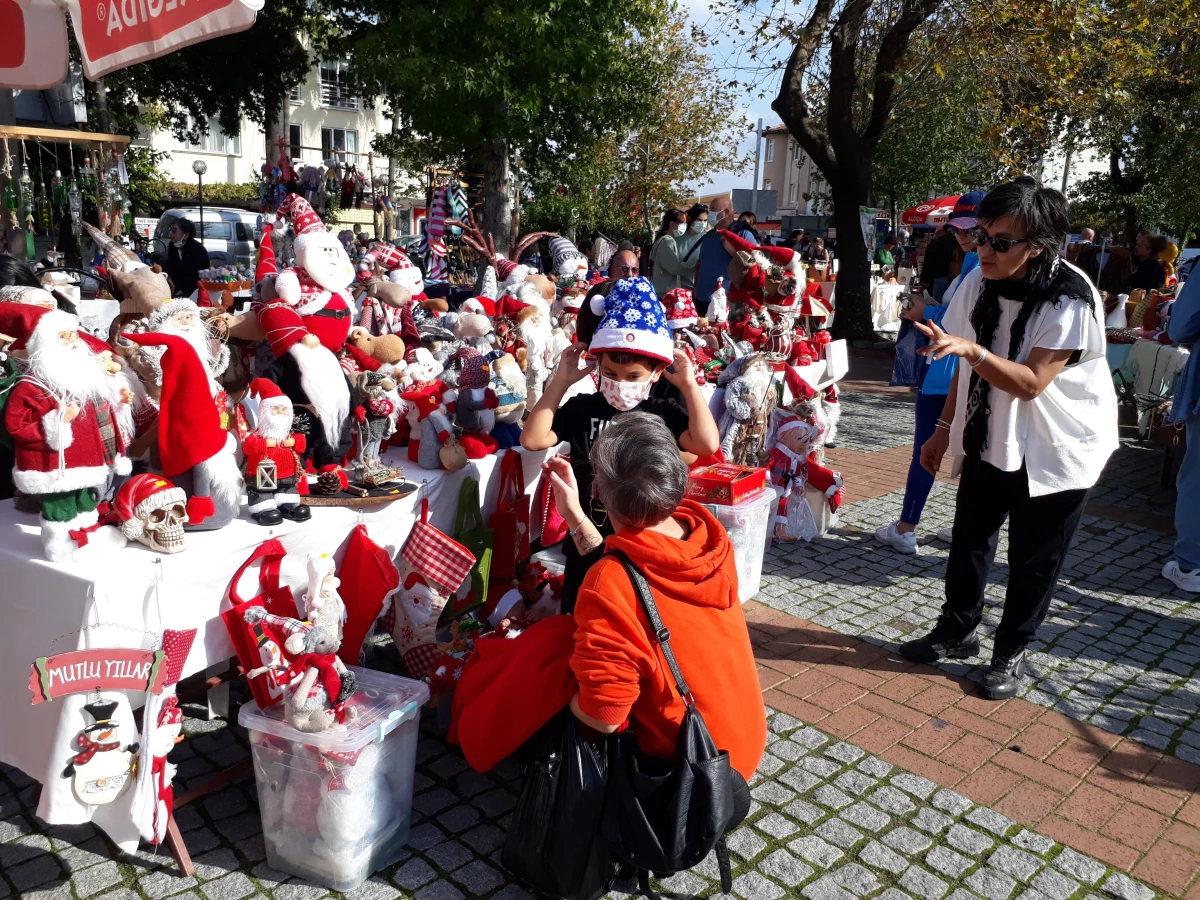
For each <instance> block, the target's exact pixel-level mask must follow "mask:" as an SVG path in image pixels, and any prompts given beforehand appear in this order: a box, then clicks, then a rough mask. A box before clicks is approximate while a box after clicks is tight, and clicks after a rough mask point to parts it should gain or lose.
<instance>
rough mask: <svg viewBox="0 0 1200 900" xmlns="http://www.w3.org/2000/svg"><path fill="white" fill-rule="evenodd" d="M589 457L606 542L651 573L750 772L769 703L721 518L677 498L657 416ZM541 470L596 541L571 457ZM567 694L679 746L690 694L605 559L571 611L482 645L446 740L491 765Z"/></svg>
mask: <svg viewBox="0 0 1200 900" xmlns="http://www.w3.org/2000/svg"><path fill="white" fill-rule="evenodd" d="M591 461H592V466H593V469H594V471H595V480H594V482H593V486H592V490H593V492H594V493H595V495H596V499H597V500H598V501H599V502H600V503H601V504H602V505H603V507H604V509H606V510H607V511H608V517H609V520H610V521H611V522H612V524H613V527H614V528H615V529H616V534H614V535H613V536H611V537H609V538H608V540H607V546H608V548H609V549H613V550H623V551H624V552H625V553H626V554H627V555H628V556H629V558H630V559H631V560H632V561H633V562H634V563H635V564H636V565H637V566H638V568H640V569H641V570H642V572H644V573H645V575H646V580H647V581H648V582H649V583H650V588H651V590H652V592H653V594H654V600H655V603H656V605H657V606H658V609H659V614H660V615H661V616H662V619H663V624H664V625H665V626H666V627H667V628H668V629H669V630H670V632H671V648H672V650H673V651H674V653H675V656H676V658H677V660H678V661H679V666H680V668H681V669H682V670H683V675H684V678H685V679H686V680H687V682H688V686H689V687H690V689H691V692H692V695H693V697H694V698H695V701H696V706H697V708H698V709H699V710H700V713H701V714H702V715H703V716H704V721H705V724H706V725H707V726H708V730H709V733H710V734H711V735H712V738H713V741H714V742H715V744H716V745H717V747H718V748H719V749H721V750H725V751H727V752H728V753H729V758H730V763H731V764H732V765H733V767H734V768H735V769H736V770H737V771H738V772H739V773H740V774H741V775H742V776H743V777H744V778H745V779H746V780H749V779H750V777H751V776H752V775H753V774H754V770H755V769H756V768H757V767H758V762H759V760H760V759H761V758H762V754H763V750H764V748H765V747H766V741H767V723H766V710H765V708H764V707H763V700H762V689H761V687H760V685H759V681H758V674H757V671H756V669H755V664H754V653H753V650H752V648H751V646H750V634H749V631H748V630H747V628H746V619H745V617H744V615H743V614H742V607H741V604H740V603H739V602H738V592H737V569H736V567H735V565H734V558H733V547H732V545H731V544H730V542H729V538H728V536H727V535H726V534H725V529H724V527H723V526H722V525H721V524H720V523H719V522H718V521H717V520H716V518H715V517H713V515H712V514H711V513H709V512H708V511H707V510H706V509H704V507H703V506H701V505H699V504H698V503H694V502H692V501H690V500H684V499H683V495H684V490H685V487H686V483H687V467H686V466H685V465H684V463H683V460H682V459H681V458H680V456H679V450H678V447H677V446H676V444H675V440H674V438H673V437H672V436H671V433H670V432H669V431H668V430H667V428H666V426H665V425H664V424H663V422H662V420H661V419H659V418H657V417H655V416H652V415H648V414H646V413H639V412H627V413H623V414H622V415H620V416H618V417H616V418H615V419H613V421H612V422H611V423H610V424H609V425H608V427H607V428H605V429H604V431H603V432H602V433H601V435H600V437H598V438H597V439H596V442H595V443H594V444H593V446H592V452H591ZM546 472H547V476H548V477H549V479H550V482H551V484H552V485H553V486H554V489H555V495H556V499H557V501H558V508H559V510H560V511H562V513H563V515H564V517H565V518H566V520H567V523H568V525H569V526H570V529H571V537H570V538H569V540H574V541H575V543H576V546H577V547H578V548H579V551H580V552H581V553H590V552H592V551H593V550H595V549H596V548H597V547H599V546H600V544H601V543H602V542H604V539H603V538H602V537H601V536H600V534H599V532H598V531H597V530H596V527H595V526H594V525H593V524H592V522H591V521H590V520H589V519H588V517H587V516H585V515H584V514H583V509H582V506H581V504H580V500H579V495H578V489H577V487H576V484H575V481H574V478H573V477H572V473H571V466H570V464H569V463H568V462H567V460H565V459H562V458H556V459H552V460H551V461H550V462H549V463H548V464H547V466H546ZM568 702H569V704H570V707H571V710H572V712H574V714H575V716H576V717H577V718H578V719H579V720H580V721H581V722H583V723H584V724H586V725H588V726H590V727H591V728H593V729H595V730H596V731H599V732H602V733H611V732H614V731H617V730H618V729H619V728H620V727H621V726H622V725H624V724H625V723H628V725H629V728H630V729H632V731H633V733H634V734H635V735H636V736H637V739H638V743H639V745H640V746H641V748H642V750H643V751H645V752H646V753H649V754H652V755H655V756H660V757H663V758H664V759H671V758H672V757H673V756H674V753H675V738H676V736H677V733H678V730H679V724H680V722H681V721H682V720H683V713H684V703H683V700H682V699H681V698H680V696H679V693H678V691H677V690H676V689H675V683H674V680H673V679H672V678H671V673H670V670H669V669H668V668H667V665H666V660H665V659H664V658H663V655H662V651H661V650H660V649H659V648H658V646H657V644H656V642H655V640H654V638H653V637H652V632H651V629H650V623H649V621H648V620H647V618H646V614H645V612H644V611H643V609H642V606H641V602H640V601H639V599H638V596H637V594H636V593H635V591H634V588H633V584H632V583H631V582H630V580H629V576H628V575H627V574H626V572H625V569H624V567H623V566H622V565H621V563H620V562H619V561H617V560H616V559H614V558H612V557H604V558H603V559H602V560H601V561H600V562H598V563H597V564H596V565H595V566H593V567H592V569H590V570H589V571H588V574H587V578H586V579H585V581H584V583H583V587H582V588H581V589H580V592H579V599H578V602H577V604H576V606H575V614H574V618H573V619H572V618H571V617H569V616H553V617H551V618H549V619H545V620H543V621H541V622H538V623H537V624H536V625H533V626H532V627H530V628H529V629H528V630H526V631H525V632H524V633H523V634H522V635H521V636H520V637H518V638H516V639H515V640H509V641H480V642H479V643H478V644H477V645H476V652H475V655H474V656H473V657H472V659H471V661H470V662H469V663H468V665H467V667H466V669H465V670H464V672H463V675H462V678H461V680H460V682H459V686H458V690H457V691H456V692H455V697H454V719H453V722H452V724H451V730H450V739H451V740H452V741H454V742H456V743H460V744H461V746H462V749H463V754H464V755H465V756H466V758H467V761H468V762H469V763H470V764H471V766H472V767H474V768H475V769H478V770H480V771H486V770H488V769H490V768H491V767H492V766H494V765H496V763H498V762H500V760H502V759H504V758H505V757H507V756H508V755H510V754H511V753H513V752H514V751H515V750H516V749H517V748H518V747H520V746H521V744H523V743H524V742H525V741H526V740H528V739H529V738H530V737H532V736H533V735H534V734H535V733H536V732H537V730H538V729H539V728H541V727H542V726H543V725H545V724H546V723H547V722H548V721H549V720H550V719H551V718H553V717H554V715H555V714H557V713H558V712H559V711H560V710H562V708H563V706H565V705H567V704H568ZM748 799H749V797H748V796H747V797H746V798H745V800H748Z"/></svg>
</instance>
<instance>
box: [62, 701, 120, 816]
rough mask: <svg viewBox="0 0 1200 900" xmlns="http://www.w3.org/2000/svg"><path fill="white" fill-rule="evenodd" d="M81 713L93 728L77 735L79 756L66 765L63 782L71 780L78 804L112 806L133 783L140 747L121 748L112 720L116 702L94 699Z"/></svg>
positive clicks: (117, 727)
mask: <svg viewBox="0 0 1200 900" xmlns="http://www.w3.org/2000/svg"><path fill="white" fill-rule="evenodd" d="M83 709H84V711H85V712H86V713H87V714H88V715H89V716H91V717H92V724H91V725H89V726H87V728H85V729H84V730H83V731H81V732H80V733H79V734H78V735H76V737H75V746H76V748H77V749H78V751H79V752H78V753H76V754H75V755H74V756H73V757H71V761H70V762H69V763H67V767H66V768H65V769H64V770H63V773H62V774H63V778H71V779H73V785H72V786H73V789H74V791H75V796H76V797H77V798H79V801H80V802H81V803H87V804H90V805H93V806H99V805H100V804H103V803H112V802H113V801H114V800H116V799H117V797H119V796H120V795H121V792H122V791H123V790H124V789H125V788H126V787H127V786H128V785H129V783H130V782H131V781H132V780H133V770H134V758H135V757H136V756H137V752H138V746H139V745H138V744H137V743H136V742H134V743H133V744H129V745H128V746H125V747H122V746H121V740H120V726H119V725H118V723H117V722H116V721H114V719H113V714H114V713H116V711H117V701H115V700H102V699H99V698H97V699H96V700H94V701H92V702H91V703H88V704H85V705H84V707H83Z"/></svg>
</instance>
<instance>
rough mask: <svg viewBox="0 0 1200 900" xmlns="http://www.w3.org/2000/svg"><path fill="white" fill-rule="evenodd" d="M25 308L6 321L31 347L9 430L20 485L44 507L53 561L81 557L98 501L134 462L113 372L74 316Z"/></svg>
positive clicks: (10, 408)
mask: <svg viewBox="0 0 1200 900" xmlns="http://www.w3.org/2000/svg"><path fill="white" fill-rule="evenodd" d="M13 305H14V306H16V305H21V306H22V307H23V309H22V310H19V311H17V312H19V313H20V321H17V320H15V319H14V320H13V321H12V322H7V321H6V323H5V328H6V332H7V333H9V334H13V333H14V332H18V333H17V334H15V335H14V336H16V337H18V338H19V339H20V340H18V341H17V343H15V344H14V345H13V347H14V349H22V348H21V344H24V349H25V350H26V351H27V354H28V359H27V363H26V367H25V373H24V374H23V375H22V377H21V379H20V380H19V381H18V382H17V384H16V386H15V387H14V388H13V389H12V392H11V393H10V394H9V396H8V402H7V403H6V404H5V407H4V427H5V430H7V431H8V433H9V435H10V436H11V437H12V441H13V451H14V455H15V465H14V466H13V484H14V485H15V487H16V488H17V489H18V490H20V491H22V492H24V493H26V494H29V495H32V496H33V497H35V498H36V499H37V500H38V502H39V505H40V506H41V525H42V547H43V549H44V552H45V554H46V558H47V559H51V560H56V561H57V560H71V559H75V558H77V555H78V552H79V547H80V545H81V543H83V542H85V538H82V537H81V536H82V535H85V534H86V531H85V529H89V528H91V526H94V525H95V524H96V522H97V520H98V515H97V512H96V501H97V499H98V498H99V496H100V494H101V492H102V491H103V490H104V489H105V487H106V486H107V485H109V484H110V483H111V482H112V479H113V476H114V475H118V476H123V475H128V474H129V471H130V462H129V459H128V458H127V457H126V456H125V445H124V441H123V440H122V437H121V429H120V427H119V425H118V423H117V414H116V412H115V411H114V409H113V406H112V404H111V403H110V402H109V390H110V388H109V381H110V379H111V376H110V374H109V373H108V371H107V370H106V368H105V366H104V364H103V362H102V360H101V358H100V357H99V355H98V354H97V353H96V352H95V350H94V349H93V347H92V346H91V345H89V344H88V343H87V340H86V339H85V338H84V337H83V336H82V335H81V334H80V332H79V320H78V319H76V318H75V317H74V316H72V315H70V314H69V313H65V312H61V311H59V310H46V309H43V308H41V307H36V306H26V305H24V304H13Z"/></svg>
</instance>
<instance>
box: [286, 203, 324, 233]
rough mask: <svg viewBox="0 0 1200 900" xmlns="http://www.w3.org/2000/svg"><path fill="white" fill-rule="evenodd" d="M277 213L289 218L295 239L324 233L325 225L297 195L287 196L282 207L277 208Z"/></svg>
mask: <svg viewBox="0 0 1200 900" xmlns="http://www.w3.org/2000/svg"><path fill="white" fill-rule="evenodd" d="M279 212H280V213H281V214H283V215H286V216H289V217H290V218H291V220H292V230H293V231H294V232H296V237H300V235H302V234H313V233H316V232H323V231H325V223H324V222H322V221H321V217H320V216H318V215H317V214H316V212H315V211H314V210H313V208H312V205H311V204H310V203H309V202H308V201H307V200H305V199H304V198H303V197H301V196H300V195H299V194H288V195H287V197H286V198H285V199H284V201H283V205H282V206H280V207H279Z"/></svg>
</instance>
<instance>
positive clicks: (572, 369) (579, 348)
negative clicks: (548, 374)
mask: <svg viewBox="0 0 1200 900" xmlns="http://www.w3.org/2000/svg"><path fill="white" fill-rule="evenodd" d="M587 348H588V345H587V344H585V343H583V342H582V341H577V342H576V343H574V344H572V345H571V346H570V347H568V348H567V349H566V350H564V351H563V352H562V354H561V355H560V356H559V358H558V369H557V370H556V371H555V373H554V374H555V377H556V378H559V379H561V380H562V383H563V384H565V385H572V384H574V383H575V382H577V381H580V380H581V379H583V378H584V377H585V376H586V375H588V373H590V372H591V371H592V369H594V368H596V363H595V362H588V363H586V364H585V365H584V366H583V367H582V368H580V366H579V360H580V359H582V358H583V354H584V353H586V352H587Z"/></svg>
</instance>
